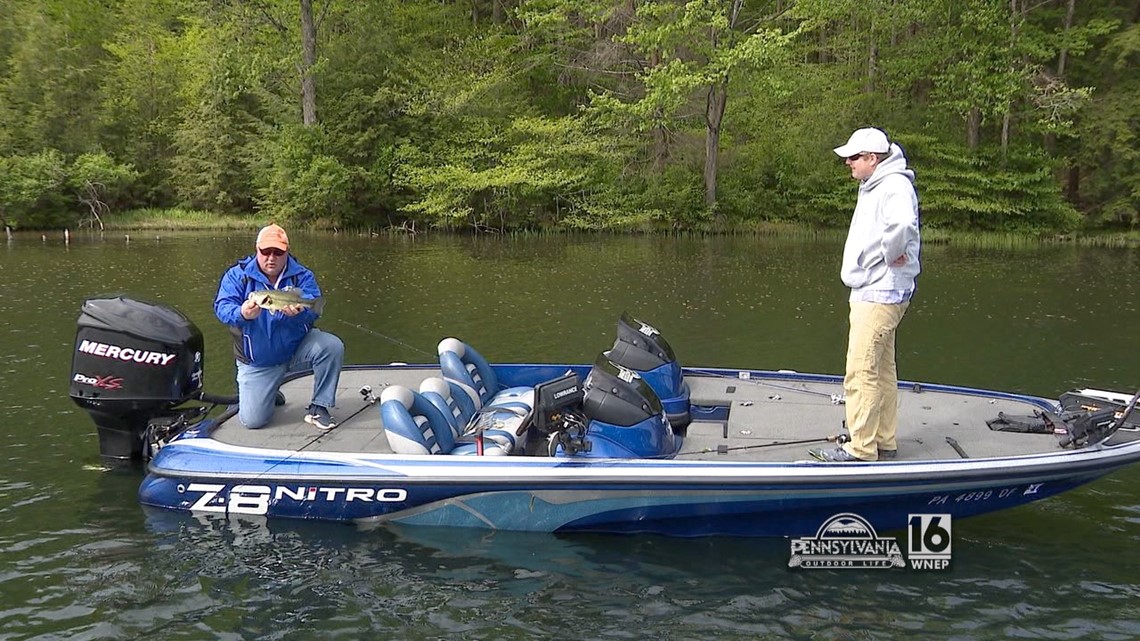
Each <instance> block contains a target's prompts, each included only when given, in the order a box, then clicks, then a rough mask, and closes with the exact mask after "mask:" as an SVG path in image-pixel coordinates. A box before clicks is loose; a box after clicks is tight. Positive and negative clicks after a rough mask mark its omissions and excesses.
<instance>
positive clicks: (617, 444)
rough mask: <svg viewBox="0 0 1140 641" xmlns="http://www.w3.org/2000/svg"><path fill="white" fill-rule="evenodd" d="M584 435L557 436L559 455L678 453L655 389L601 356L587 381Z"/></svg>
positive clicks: (659, 455)
mask: <svg viewBox="0 0 1140 641" xmlns="http://www.w3.org/2000/svg"><path fill="white" fill-rule="evenodd" d="M583 387H584V388H585V396H584V397H583V398H582V412H583V413H584V414H585V417H586V419H587V421H588V422H587V423H586V425H585V429H584V430H581V431H580V432H575V431H574V430H566V431H563V432H561V433H557V434H555V435H554V437H555V438H554V439H553V440H552V441H551V454H552V455H554V456H566V455H575V456H586V457H595V458H667V457H670V456H673V455H675V454H676V452H677V439H676V437H675V436H674V435H673V429H672V427H670V426H669V421H668V420H666V418H665V411H664V409H663V408H662V406H661V401H660V399H658V398H657V394H656V393H654V391H653V388H651V387H650V386H649V384H648V383H646V382H645V379H643V378H642V377H641V375H639V374H638V373H637V372H634V371H632V370H629V369H627V368H625V367H622V366H620V365H617V364H615V363H613V362H612V361H610V360H609V359H608V358H606V356H605V354H601V355H599V356H598V359H597V361H596V362H595V363H594V367H593V369H591V370H590V374H589V376H587V377H586V381H585V383H583Z"/></svg>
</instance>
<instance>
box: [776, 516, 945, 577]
mask: <svg viewBox="0 0 1140 641" xmlns="http://www.w3.org/2000/svg"><path fill="white" fill-rule="evenodd" d="M907 523H908V524H909V526H910V527H909V529H908V530H907V539H908V546H907V549H908V553H909V555H910V561H911V567H912V568H914V569H921V570H944V569H946V568H948V567H949V566H950V515H949V514H911V515H908V517H907ZM791 544H792V556H791V558H790V559H789V560H788V567H791V568H807V569H847V568H873V569H889V568H905V567H906V566H907V562H906V560H905V559H904V558H903V554H902V550H901V549H900V548H899V544H898V540H897V539H895V538H894V537H880V536H879V535H878V533H877V532H875V527H874V526H873V525H871V523H870V522H869V521H867V519H865V518H863V517H862V516H859V515H858V514H855V513H853V512H844V513H841V514H836V515H834V516H832V517H831V518H829V519H828V520H826V521H824V523H823V525H821V526H819V530H818V531H816V533H815V536H811V537H803V538H799V539H792V541H791Z"/></svg>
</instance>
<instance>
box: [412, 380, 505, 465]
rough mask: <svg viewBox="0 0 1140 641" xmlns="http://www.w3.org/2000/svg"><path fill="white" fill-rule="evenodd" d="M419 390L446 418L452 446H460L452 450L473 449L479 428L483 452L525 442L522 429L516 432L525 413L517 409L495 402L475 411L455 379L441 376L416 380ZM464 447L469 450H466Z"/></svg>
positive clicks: (498, 451) (499, 449)
mask: <svg viewBox="0 0 1140 641" xmlns="http://www.w3.org/2000/svg"><path fill="white" fill-rule="evenodd" d="M420 394H422V395H423V396H424V398H426V399H427V400H428V401H429V402H431V403H432V404H433V405H435V406H436V407H437V408H438V409H439V410H440V412H441V413H443V415H444V416H445V417H446V418H447V419H448V420H449V422H450V424H451V428H452V433H453V434H454V435H455V442H456V450H458V449H460V448H463V450H464V451H456V450H453V451H452V452H451V453H452V454H470V453H477V452H476V451H475V450H477V449H478V448H477V446H476V445H475V438H476V435H477V434H478V433H479V432H482V433H483V439H484V441H483V454H484V455H496V454H510V453H511V452H512V451H514V450H515V449H516V448H518V449H522V447H523V446H525V445H526V432H523V435H522V436H517V435H516V432H517V430H518V428H519V426H520V425H522V422H523V419H524V418H525V414H524V415H523V416H520V415H519V413H518V411H515V410H511V409H507V408H500V407H497V406H488V407H484V408H482V409H481V410H479V411H476V410H475V406H474V404H473V403H472V401H471V398H470V397H469V396H468V395H467V393H466V392H464V391H463V388H462V387H460V386H459V384H458V383H453V382H449V381H445V380H443V379H442V378H435V377H432V378H427V379H424V381H423V382H422V383H420ZM492 445H494V447H495V448H497V449H496V450H495V451H492V448H491V446H492ZM467 449H472V451H471V452H467V451H466V450H467Z"/></svg>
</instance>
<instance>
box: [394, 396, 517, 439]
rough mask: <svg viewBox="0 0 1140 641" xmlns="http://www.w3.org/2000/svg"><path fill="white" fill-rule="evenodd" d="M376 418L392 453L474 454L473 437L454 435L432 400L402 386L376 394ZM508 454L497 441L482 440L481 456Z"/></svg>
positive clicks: (446, 417)
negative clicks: (377, 409)
mask: <svg viewBox="0 0 1140 641" xmlns="http://www.w3.org/2000/svg"><path fill="white" fill-rule="evenodd" d="M445 407H446V403H445ZM380 418H381V420H382V421H383V422H384V433H385V435H386V436H387V437H388V445H389V446H390V447H391V448H392V451H393V452H395V453H396V454H458V455H466V454H478V445H477V444H476V443H475V441H474V438H471V439H465V438H462V437H457V435H456V431H455V428H454V427H453V424H452V422H451V420H450V419H449V418H448V415H447V414H445V413H444V410H442V409H440V407H439V406H438V405H437V404H436V402H433V401H432V400H430V399H428V398H427V397H426V396H425V395H424V394H421V393H419V392H415V391H412V390H411V389H408V388H407V387H404V386H403V385H392V386H390V387H387V388H385V389H384V391H383V392H382V393H381V394H380ZM508 453H509V451H508V450H506V449H505V448H503V447H500V446H499V445H498V443H497V442H495V441H493V440H491V439H490V438H485V439H484V442H483V454H484V455H486V456H502V455H505V454H508Z"/></svg>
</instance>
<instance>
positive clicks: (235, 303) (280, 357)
mask: <svg viewBox="0 0 1140 641" xmlns="http://www.w3.org/2000/svg"><path fill="white" fill-rule="evenodd" d="M286 287H292V288H294V289H299V290H301V293H302V295H303V296H304V297H305V298H319V297H320V295H321V288H320V286H318V285H317V278H316V276H314V275H313V272H312V271H311V270H310V269H309V268H308V267H305V266H304V265H302V264H301V263H299V262H297V259H295V258H293V256H292V255H290V256H289V261H288V263H286V265H285V269H284V270H283V271H282V272H281V278H280V279H279V281H278V283H277V287H276V289H285V288H286ZM259 289H274V287H273V284H272V283H270V282H269V279H268V278H267V277H266V276H265V274H263V273H261V269H260V268H259V267H258V266H257V257H256V256H253V255H251V256H246V257H245V258H243V259H241V260H239V261H238V262H237V264H236V265H234V266H233V267H230V268H229V269H228V270H227V271H226V273H225V274H222V281H221V283H220V284H219V285H218V296H217V297H216V298H215V299H214V314H215V315H217V317H218V320H220V321H222V322H223V323H225V324H226V325H228V326H229V328H230V332H231V333H232V334H233V335H234V356H235V357H236V358H237V359H238V360H239V361H241V362H243V363H248V364H250V365H255V366H257V367H269V366H273V365H280V364H281V363H287V362H289V360H291V359H292V358H293V354H294V353H295V352H296V351H297V346H298V345H300V344H301V340H302V339H304V338H305V335H306V334H308V333H309V330H310V329H312V328H313V323H315V322H316V321H317V318H318V317H319V315H318V314H317V313H316V312H314V311H313V310H312V309H311V308H310V309H306V310H304V311H302V312H301V313H300V314H297V315H296V316H293V317H289V316H286V315H284V314H282V313H280V312H271V311H269V310H268V309H263V310H261V314H259V315H258V316H257V318H255V319H253V320H246V319H245V318H243V317H242V315H241V305H242V303H244V302H245V300H246V298H247V297H248V296H249V294H250V293H251V292H255V291H257V290H259Z"/></svg>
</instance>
